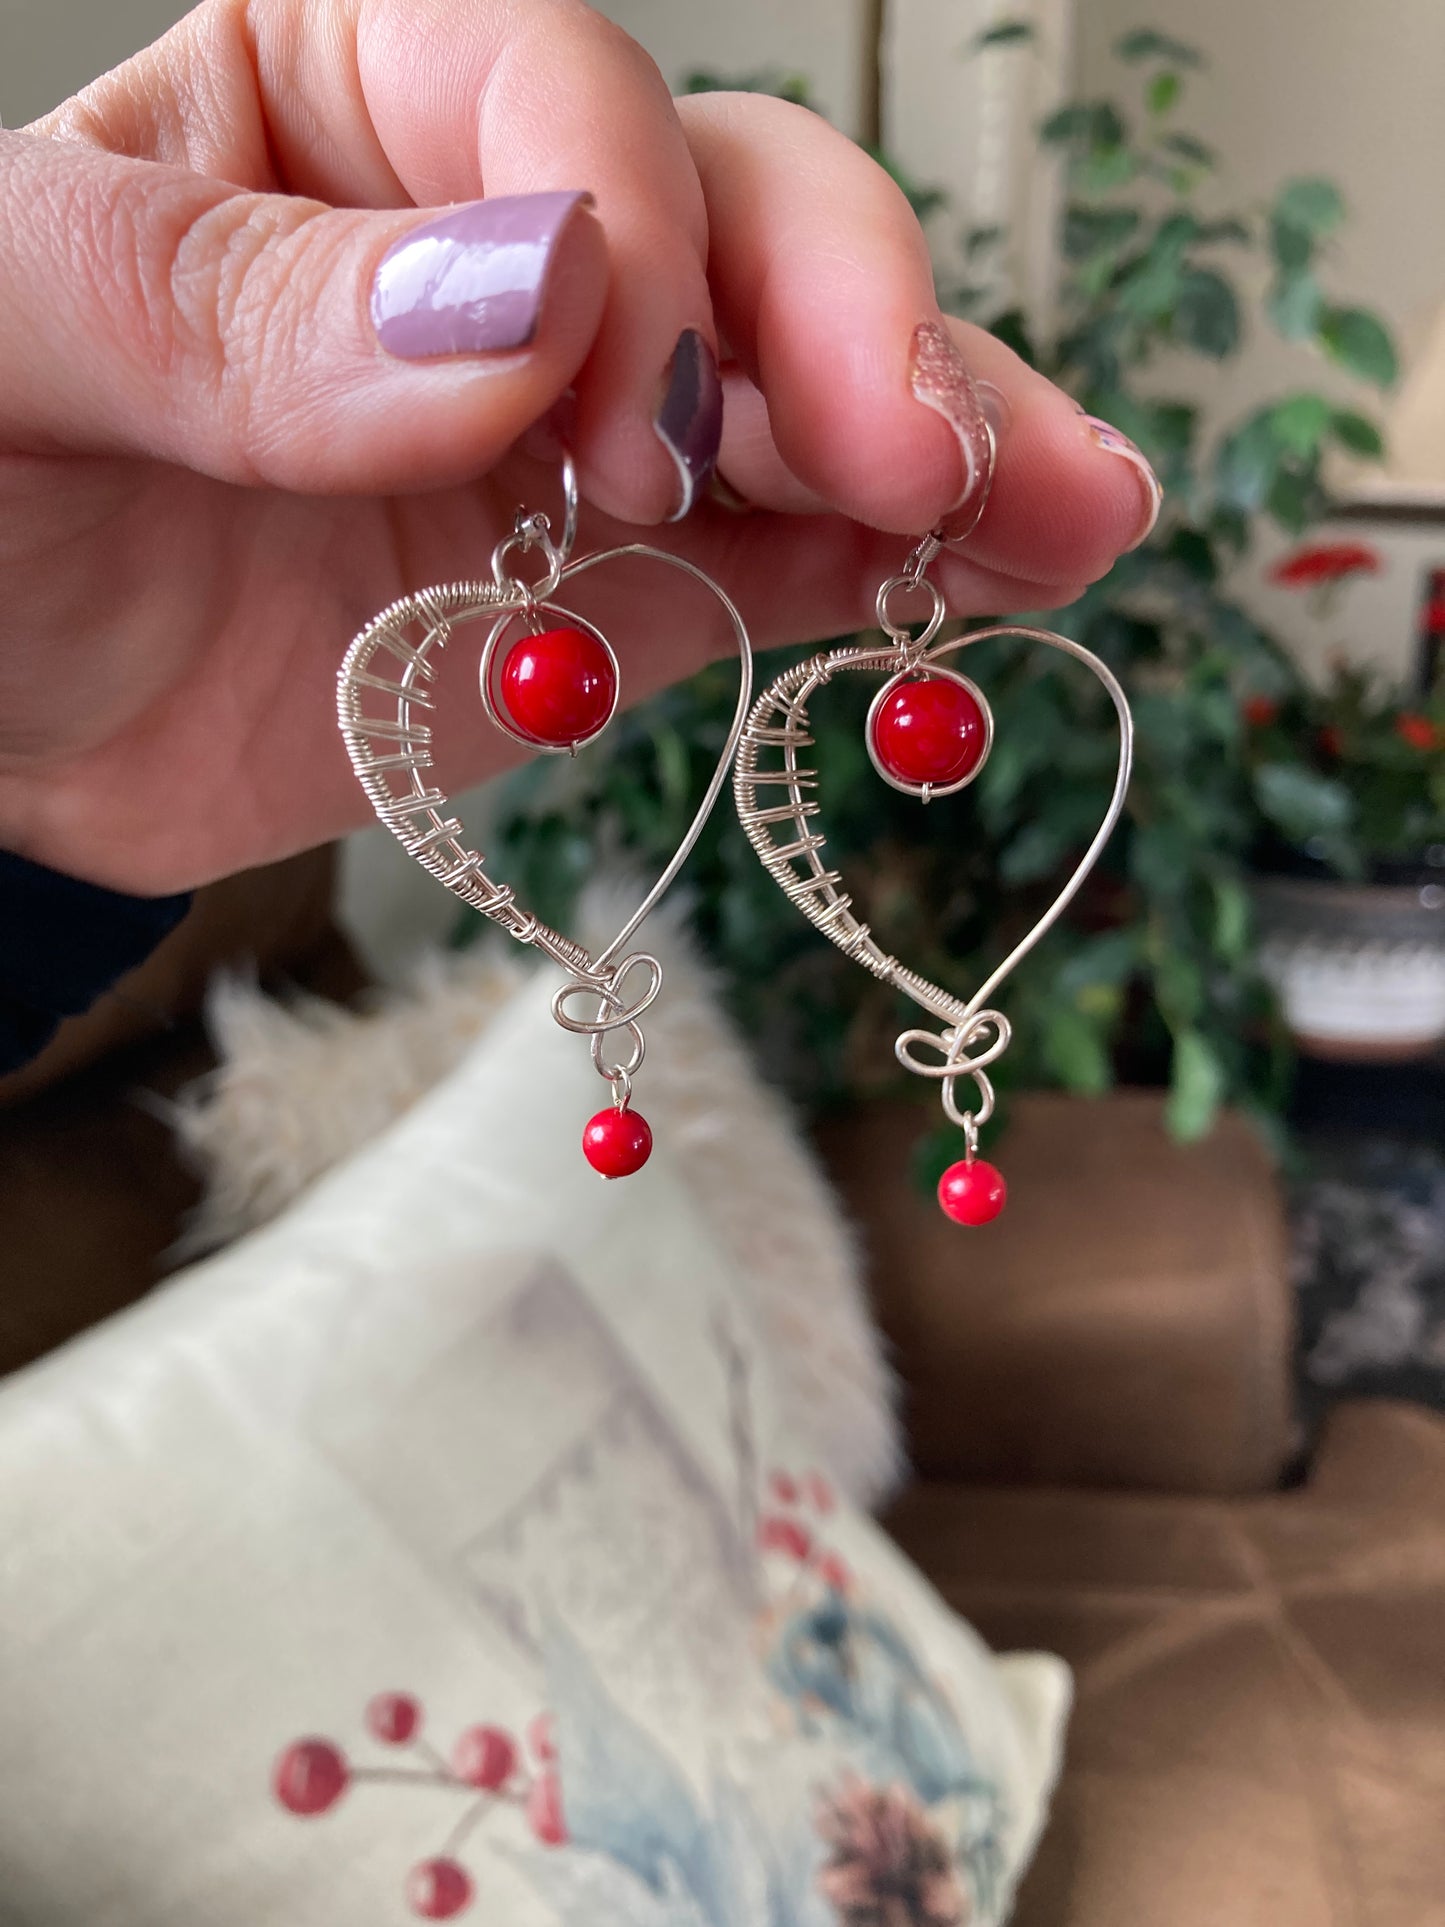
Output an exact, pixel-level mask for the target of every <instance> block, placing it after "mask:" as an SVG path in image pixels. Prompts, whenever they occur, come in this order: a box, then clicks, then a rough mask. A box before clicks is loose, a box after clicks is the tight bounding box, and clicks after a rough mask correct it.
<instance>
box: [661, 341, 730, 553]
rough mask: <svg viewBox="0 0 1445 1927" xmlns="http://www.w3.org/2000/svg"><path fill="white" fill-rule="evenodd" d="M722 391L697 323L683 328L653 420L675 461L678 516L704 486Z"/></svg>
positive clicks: (716, 443)
mask: <svg viewBox="0 0 1445 1927" xmlns="http://www.w3.org/2000/svg"><path fill="white" fill-rule="evenodd" d="M722 421H723V392H722V380H721V377H720V376H719V374H718V365H717V356H716V355H715V354H714V353H713V351H712V349H711V348H710V347H709V346H708V344H707V342H706V341H704V339H703V337H702V336H701V335H700V334H699V333H698V331H697V329H696V328H684V329H683V331H682V333H681V334H680V335H679V336H678V338H677V346H676V348H675V349H674V350H673V355H672V361H671V363H670V364H669V366H668V371H667V381H666V387H665V389H664V391H663V396H662V401H661V404H660V405H659V407H658V410H657V413H656V415H655V416H654V417H653V422H652V425H653V427H654V429H656V431H657V438H658V440H659V441H660V442H661V443H662V445H663V447H664V448H665V449H666V450H667V452H668V454H669V455H670V456H671V457H672V459H673V461H674V462H675V463H676V464H677V475H678V481H679V483H680V485H681V488H680V498H679V501H678V506H677V507H676V509H674V511H673V513H672V514H671V515H670V516H669V517H668V520H669V521H671V522H680V521H681V520H682V518H683V516H684V515H686V514H687V512H688V510H689V509H690V508H691V507H692V505H693V503H694V502H695V501H696V500H697V498H698V496H699V494H700V493H701V492H702V490H703V489H704V488H705V487H706V486H707V483H708V478H709V477H710V476H711V474H712V472H713V469H714V467H715V466H716V464H717V455H718V449H719V447H720V446H721V444H722Z"/></svg>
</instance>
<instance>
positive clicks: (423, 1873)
mask: <svg viewBox="0 0 1445 1927" xmlns="http://www.w3.org/2000/svg"><path fill="white" fill-rule="evenodd" d="M406 1898H407V1904H408V1906H409V1907H410V1908H411V1910H412V1912H413V1913H414V1914H420V1915H421V1917H422V1919H423V1920H451V1919H452V1918H453V1917H454V1916H455V1915H457V1914H459V1913H461V1912H462V1910H463V1909H464V1908H465V1907H467V1906H469V1905H470V1903H471V1898H472V1881H471V1876H470V1874H468V1872H467V1870H466V1868H465V1867H460V1866H458V1865H457V1863H456V1861H455V1860H423V1861H422V1863H421V1865H420V1866H417V1867H413V1868H412V1870H411V1875H410V1878H409V1879H408V1880H407V1883H406Z"/></svg>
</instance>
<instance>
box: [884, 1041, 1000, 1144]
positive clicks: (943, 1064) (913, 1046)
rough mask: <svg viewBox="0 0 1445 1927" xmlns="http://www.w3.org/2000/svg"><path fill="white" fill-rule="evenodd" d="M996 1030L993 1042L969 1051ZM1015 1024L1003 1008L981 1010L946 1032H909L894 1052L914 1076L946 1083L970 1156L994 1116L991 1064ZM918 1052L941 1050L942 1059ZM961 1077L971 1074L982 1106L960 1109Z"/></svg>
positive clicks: (948, 1103)
mask: <svg viewBox="0 0 1445 1927" xmlns="http://www.w3.org/2000/svg"><path fill="white" fill-rule="evenodd" d="M989 1031H992V1033H993V1037H992V1041H991V1042H986V1043H984V1044H983V1047H982V1049H979V1050H975V1051H974V1052H973V1054H972V1056H970V1055H969V1051H970V1047H971V1046H973V1045H975V1044H978V1043H979V1041H980V1039H982V1038H984V1037H985V1036H986V1034H987V1033H988V1032H989ZM1012 1036H1013V1028H1012V1026H1011V1025H1010V1023H1009V1020H1008V1018H1007V1017H1005V1016H1004V1014H1003V1012H1002V1011H998V1010H979V1011H975V1012H974V1013H973V1014H972V1015H971V1016H970V1017H968V1018H966V1019H965V1020H964V1021H963V1022H961V1023H958V1024H950V1025H949V1026H948V1028H947V1029H946V1030H943V1031H940V1032H935V1031H931V1030H905V1031H904V1032H903V1034H902V1036H901V1037H899V1039H898V1041H897V1042H896V1043H895V1044H894V1046H893V1054H894V1056H895V1057H896V1058H897V1059H898V1061H899V1063H900V1064H901V1065H902V1066H903V1068H904V1069H905V1070H907V1071H912V1072H913V1074H914V1076H915V1077H930V1078H934V1079H936V1080H937V1081H938V1082H940V1083H941V1084H942V1086H943V1092H942V1095H943V1109H944V1112H945V1114H946V1115H947V1116H948V1117H949V1118H950V1119H952V1121H953V1122H954V1123H955V1124H958V1125H961V1126H962V1128H963V1131H964V1134H965V1136H966V1137H967V1139H968V1142H969V1147H970V1148H969V1155H970V1156H972V1155H973V1150H974V1148H975V1147H976V1146H977V1143H978V1130H979V1126H980V1125H981V1124H987V1123H988V1121H989V1119H990V1118H991V1117H992V1116H993V1108H994V1091H993V1081H992V1079H991V1078H990V1077H989V1076H988V1066H989V1065H990V1064H993V1063H996V1062H997V1061H998V1059H999V1058H1000V1057H1002V1056H1003V1054H1004V1052H1005V1051H1006V1050H1007V1049H1008V1047H1009V1042H1010V1039H1011V1038H1012ZM919 1050H925V1051H936V1052H937V1053H938V1062H937V1063H928V1062H925V1061H923V1060H921V1059H920V1058H919V1057H918V1056H917V1055H916V1053H917V1052H918V1051H919ZM960 1077H971V1078H972V1079H973V1081H974V1085H975V1087H976V1089H977V1091H978V1109H977V1110H976V1111H973V1110H960V1109H959V1105H958V1098H957V1096H956V1095H955V1088H954V1087H955V1086H956V1084H957V1082H958V1080H959V1078H960Z"/></svg>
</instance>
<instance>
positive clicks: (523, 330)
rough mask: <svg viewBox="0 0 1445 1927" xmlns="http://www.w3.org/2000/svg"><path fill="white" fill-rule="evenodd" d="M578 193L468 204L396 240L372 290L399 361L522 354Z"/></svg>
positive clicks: (385, 340) (389, 347)
mask: <svg viewBox="0 0 1445 1927" xmlns="http://www.w3.org/2000/svg"><path fill="white" fill-rule="evenodd" d="M590 200H591V196H590V195H588V194H585V193H580V192H567V193H552V194H506V195H498V196H496V197H495V198H494V199H492V200H489V201H468V202H467V204H466V205H465V206H464V207H457V208H452V209H451V210H450V212H449V213H446V214H443V215H442V216H441V217H440V218H439V219H438V220H435V221H428V222H426V223H425V225H424V226H422V227H416V228H413V229H412V230H411V232H410V233H409V234H404V235H403V236H402V238H401V239H400V240H399V241H397V242H395V243H394V244H393V245H392V246H391V247H390V248H388V249H387V251H386V253H385V254H384V255H383V256H382V257H381V262H380V264H379V266H378V267H377V270H376V278H375V280H374V281H373V282H372V284H371V319H372V323H373V325H374V326H375V328H376V333H377V338H378V340H379V341H380V342H381V345H382V347H383V348H385V349H386V351H387V353H388V354H392V355H399V356H400V357H401V359H402V360H403V361H420V360H424V359H426V358H428V357H430V356H432V355H475V354H488V353H496V352H497V351H499V350H503V349H507V348H524V347H526V345H527V343H528V342H529V341H530V340H531V339H532V336H533V335H534V334H535V333H536V329H537V317H538V315H539V314H540V313H541V310H542V292H543V289H544V287H545V285H546V280H547V271H548V269H549V268H550V266H551V264H552V257H553V255H554V254H555V253H556V249H557V242H558V239H559V237H560V235H561V233H562V230H563V228H564V227H565V226H566V225H567V222H568V220H569V219H570V217H571V215H572V214H573V213H574V212H575V211H576V209H577V208H578V207H580V206H583V205H585V204H587V203H589V202H590Z"/></svg>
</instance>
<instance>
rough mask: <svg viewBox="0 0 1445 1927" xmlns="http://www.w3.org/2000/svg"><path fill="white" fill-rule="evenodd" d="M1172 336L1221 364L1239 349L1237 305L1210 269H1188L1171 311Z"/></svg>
mask: <svg viewBox="0 0 1445 1927" xmlns="http://www.w3.org/2000/svg"><path fill="white" fill-rule="evenodd" d="M1174 333H1175V335H1176V336H1177V337H1178V338H1179V340H1181V341H1184V342H1187V343H1188V345H1189V346H1190V347H1191V348H1193V349H1194V350H1195V351H1196V352H1197V353H1199V354H1201V355H1208V356H1210V357H1211V359H1213V360H1215V361H1222V360H1223V359H1224V357H1225V356H1226V355H1232V354H1233V353H1234V351H1235V349H1236V348H1238V346H1239V302H1238V299H1237V298H1236V296H1235V292H1234V289H1233V288H1232V287H1231V286H1230V285H1229V283H1228V282H1227V281H1226V280H1225V279H1224V276H1223V275H1221V274H1216V273H1215V272H1214V270H1213V269H1212V268H1190V269H1189V270H1188V272H1187V273H1186V274H1185V276H1184V283H1183V286H1182V288H1181V289H1180V292H1179V299H1178V301H1177V302H1176V304H1175V308H1174Z"/></svg>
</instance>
